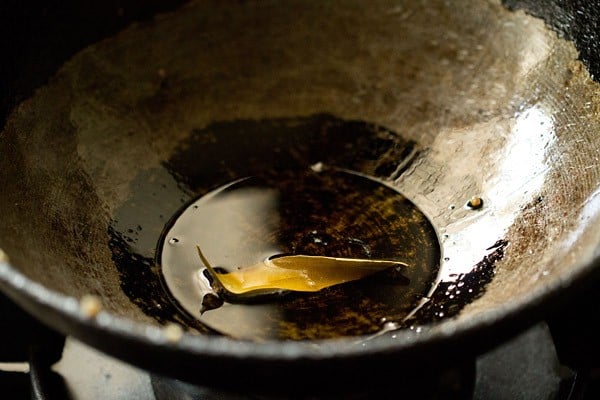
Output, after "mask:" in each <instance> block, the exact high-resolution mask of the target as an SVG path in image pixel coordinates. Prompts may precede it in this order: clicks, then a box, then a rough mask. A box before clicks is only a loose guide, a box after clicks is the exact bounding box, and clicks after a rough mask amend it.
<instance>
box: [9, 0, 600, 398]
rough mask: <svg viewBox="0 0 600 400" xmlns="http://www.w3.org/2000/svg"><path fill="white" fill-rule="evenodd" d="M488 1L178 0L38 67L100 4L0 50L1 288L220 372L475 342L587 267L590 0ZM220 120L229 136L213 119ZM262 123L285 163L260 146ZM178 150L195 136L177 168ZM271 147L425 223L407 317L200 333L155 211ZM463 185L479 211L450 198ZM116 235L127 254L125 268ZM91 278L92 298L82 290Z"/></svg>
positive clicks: (295, 380)
mask: <svg viewBox="0 0 600 400" xmlns="http://www.w3.org/2000/svg"><path fill="white" fill-rule="evenodd" d="M507 3H508V4H505V5H503V4H499V3H497V2H494V1H490V2H487V1H465V2H460V3H454V2H453V3H452V4H446V3H445V2H442V1H435V2H424V4H418V3H415V2H391V1H390V2H387V1H381V2H369V3H368V4H367V3H360V2H339V4H338V3H334V2H330V3H321V2H286V3H285V4H279V3H278V2H243V3H237V2H235V3H234V2H192V3H190V4H186V5H184V6H183V8H181V9H178V10H174V11H171V12H170V13H167V14H164V15H159V16H157V17H154V18H150V19H146V20H144V21H143V22H138V23H134V24H133V25H131V26H129V27H127V28H125V29H124V30H123V31H121V32H119V33H118V34H117V35H116V36H113V37H111V38H108V39H105V40H103V41H100V42H98V43H97V44H94V45H92V46H90V47H87V48H85V49H84V50H82V51H81V52H79V53H77V54H76V55H74V56H73V57H72V58H70V59H69V60H68V61H66V63H65V64H64V65H63V66H61V67H60V68H58V66H59V65H60V64H61V63H62V62H64V61H65V60H64V59H65V58H67V56H69V55H70V54H71V53H73V52H74V51H75V50H76V49H79V48H81V47H82V46H83V45H84V44H87V43H86V42H92V41H96V40H99V39H100V37H103V36H105V35H107V34H108V33H111V32H110V30H111V29H113V30H116V29H117V28H118V27H119V26H120V24H121V22H116V23H115V22H114V20H115V19H117V20H118V19H119V18H122V19H123V20H131V19H133V16H131V15H127V10H128V9H127V7H125V8H120V9H118V10H117V8H115V10H116V11H115V14H114V15H115V16H110V17H106V21H112V22H110V24H109V25H107V26H109V28H106V27H105V28H103V29H97V30H96V28H98V26H97V25H94V24H90V25H89V26H88V25H87V24H82V25H84V26H75V28H74V29H77V31H78V32H81V34H80V36H79V37H77V38H70V39H66V40H65V43H61V44H60V46H58V45H57V46H56V47H55V48H56V50H57V51H56V54H51V55H50V56H49V57H48V59H45V60H43V61H40V65H39V66H38V67H36V68H33V67H28V69H27V70H23V71H24V72H19V71H20V68H24V65H23V64H19V58H18V57H14V58H13V61H14V65H12V67H11V68H12V69H11V70H12V75H11V74H10V73H9V74H8V75H7V76H8V77H11V78H14V79H12V80H11V82H9V85H8V87H9V89H10V91H9V93H10V95H9V96H7V98H5V99H4V100H3V105H5V107H4V108H5V109H6V111H8V109H9V108H11V107H12V106H13V105H16V104H17V103H20V104H18V105H16V107H15V108H14V109H12V111H11V112H10V113H7V117H6V123H5V126H4V129H3V131H2V133H1V134H0V187H1V193H2V195H1V196H0V211H1V215H2V219H1V220H0V249H2V250H3V252H2V259H0V287H1V288H2V290H3V292H4V293H5V294H6V295H8V296H9V297H10V298H12V299H13V300H14V301H15V302H16V303H18V304H19V305H21V306H22V307H23V308H24V309H25V310H27V311H28V312H30V313H31V314H32V315H34V316H35V317H37V318H39V319H40V320H41V321H43V322H44V323H46V324H48V325H49V326H51V327H53V328H55V329H57V330H59V331H60V332H63V333H65V334H67V335H72V336H74V337H76V338H78V339H80V340H82V341H84V342H86V343H89V344H91V345H92V346H95V347H97V348H99V349H101V350H103V351H105V352H107V353H109V354H112V355H114V356H116V357H118V358H121V359H123V360H125V361H128V362H131V363H133V364H135V365H138V366H140V367H143V368H147V369H149V370H151V371H155V372H158V373H161V374H164V375H168V376H172V377H175V378H179V379H183V380H187V381H190V382H194V383H200V384H208V385H214V386H219V387H223V386H232V385H233V386H238V385H239V386H245V387H247V386H253V387H254V388H258V390H269V388H279V389H284V390H289V389H290V388H307V387H314V386H322V385H326V384H328V383H329V381H331V380H335V382H337V383H338V384H343V385H346V386H347V387H348V388H354V387H357V386H359V387H360V386H363V385H365V384H366V383H368V382H379V381H383V380H389V379H395V377H396V376H397V374H400V373H402V374H405V373H409V372H410V371H413V370H418V371H422V369H423V368H434V367H439V366H442V365H447V364H449V363H452V362H454V361H455V360H457V359H462V358H463V357H466V356H469V355H473V354H477V353H479V352H481V351H484V350H486V349H489V348H490V347H491V346H493V345H495V344H497V343H498V342H500V341H501V340H502V339H504V338H505V337H506V336H507V335H509V334H512V333H514V332H516V331H518V330H519V329H522V328H524V327H526V326H527V325H528V324H531V323H533V322H535V321H537V320H539V319H540V318H543V317H545V316H547V315H548V314H549V313H550V311H551V310H552V308H553V307H554V306H555V305H556V304H558V303H559V302H562V301H564V300H566V299H568V298H569V297H570V296H572V295H573V294H574V293H575V292H578V291H580V290H582V288H584V287H586V286H589V285H591V284H592V283H594V282H595V281H596V279H597V276H598V273H599V272H600V271H599V268H598V265H597V264H598V254H597V249H598V243H599V241H600V229H598V226H600V225H598V218H599V216H598V212H597V211H598V207H599V206H598V190H599V188H600V164H599V163H598V149H599V147H600V135H599V134H598V132H600V129H599V128H600V89H599V88H598V86H597V84H596V83H595V82H594V80H593V77H597V74H598V73H600V64H599V63H598V60H599V57H598V56H599V53H600V50H599V48H598V45H597V43H598V39H597V29H596V27H597V26H598V21H599V17H598V11H597V7H595V6H594V5H593V4H591V3H592V2H590V3H589V4H588V3H585V4H575V3H568V4H563V2H551V3H548V2H535V1H532V2H525V1H523V2H520V1H514V2H513V1H509V2H507ZM508 6H510V7H513V8H514V9H520V8H524V9H525V10H527V11H528V12H529V13H531V14H533V15H537V16H541V17H543V18H544V20H542V19H538V18H534V17H533V16H531V15H530V14H526V13H525V12H523V11H522V10H521V11H516V10H509V9H508V8H507V7H508ZM99 7H100V6H99ZM152 7H153V9H157V8H160V7H159V6H156V5H155V4H153V5H152ZM15 8H16V7H15ZM81 11H82V13H85V12H84V11H83V10H81ZM117 11H118V12H117ZM74 13H78V12H74ZM50 14H51V13H50ZM144 14H148V13H147V12H142V11H139V10H137V14H136V15H142V16H143V15H144ZM124 15H125V17H124ZM74 17H75V18H77V17H78V16H74ZM40 20H44V19H43V18H40ZM46 23H47V24H48V26H50V28H48V30H49V31H50V32H52V34H54V35H56V36H55V37H60V35H61V33H60V30H56V31H53V29H52V24H50V23H49V22H48V21H46ZM25 26H27V25H25ZM22 29H25V28H22ZM17 32H18V29H17ZM21 34H22V35H23V36H24V37H29V36H27V35H30V37H33V33H32V32H29V31H26V32H22V33H21ZM76 34H77V35H79V33H76ZM24 42H26V40H25V41H24ZM32 42H33V43H40V42H37V41H35V40H32ZM41 42H43V41H41ZM46 48H48V47H46ZM50 48H52V46H50ZM13 54H16V52H15V53H13ZM24 58H25V59H26V60H28V61H31V60H36V56H35V54H33V53H29V56H26V57H24ZM7 64H8V65H10V62H8V63H7ZM55 67H56V68H57V72H56V73H55V74H53V68H55ZM27 71H29V72H27ZM588 71H589V72H588ZM28 73H29V75H27V74H28ZM44 73H46V74H47V75H52V76H51V77H50V78H49V80H48V82H47V83H46V84H45V85H42V83H43V82H42V81H41V79H42V78H40V74H42V75H43V74H44ZM589 73H591V74H592V76H590V75H589ZM37 86H40V88H39V89H37V90H36V91H35V93H33V92H32V90H33V88H34V87H37ZM27 97H28V99H27V100H24V101H22V102H21V100H22V99H24V98H27ZM240 121H241V122H240ZM257 121H258V122H257ZM261 121H262V122H261ZM264 121H267V122H266V123H265V122H264ZM263 123H265V124H266V126H269V127H270V128H269V129H271V131H270V132H271V133H272V132H275V131H276V129H275V130H273V126H275V127H279V128H280V130H281V131H286V130H285V129H287V128H285V129H284V128H281V127H289V126H302V127H312V128H310V129H313V132H324V133H323V134H322V135H323V137H327V138H330V136H327V135H329V132H331V130H329V131H328V130H327V129H330V128H327V129H326V128H323V127H331V126H334V127H335V126H338V125H340V124H341V126H342V127H343V128H344V129H346V128H347V127H348V126H353V127H356V126H360V127H362V128H361V129H366V130H367V131H369V132H376V133H375V134H374V135H376V134H378V133H377V132H381V131H382V130H383V131H385V132H391V134H392V135H395V136H397V137H399V138H401V139H402V140H401V145H399V146H400V147H399V148H397V149H396V150H397V151H396V152H395V153H394V152H391V153H390V152H389V151H387V150H389V149H388V147H385V146H383V147H381V148H380V147H378V146H374V147H373V148H374V150H373V151H367V152H359V153H357V154H358V155H356V157H354V156H353V157H346V158H345V157H344V149H345V148H346V147H344V146H343V145H345V144H346V141H347V140H350V141H351V140H352V139H348V138H349V137H350V138H352V137H353V136H352V135H353V133H352V132H351V131H346V130H344V129H342V133H340V134H339V135H338V136H335V135H333V136H331V137H333V138H334V139H331V140H330V141H329V142H327V147H325V148H321V144H322V143H321V142H320V140H321V136H319V135H318V134H315V135H316V136H315V135H313V136H307V138H308V139H306V141H305V142H303V141H302V137H300V139H298V141H295V142H293V143H291V142H286V140H287V139H286V138H287V137H277V136H276V134H275V133H273V134H272V135H271V133H270V134H269V135H270V136H269V135H267V136H265V137H262V136H260V135H261V134H260V133H257V132H258V131H260V129H258V128H252V129H250V128H248V127H255V126H257V125H256V124H259V125H260V124H263ZM236 124H241V125H236ZM315 124H316V125H315ZM336 124H338V125H336ZM347 124H350V125H347ZM352 124H354V125H352ZM240 126H241V127H243V128H244V129H248V130H247V131H245V132H246V134H247V135H249V136H247V137H244V133H243V132H242V133H238V136H236V135H235V134H234V135H232V136H231V135H230V136H231V137H230V136H227V135H228V132H230V131H231V130H232V129H233V130H234V131H235V129H236V127H240ZM315 126H316V128H315ZM365 127H367V128H365ZM253 129H254V130H253ZM307 129H308V128H307ZM207 131H210V132H213V136H212V139H211V140H213V141H208V142H205V146H204V147H202V146H201V144H202V143H203V142H202V141H201V140H200V139H202V138H206V137H208V136H202V135H203V134H205V133H206V132H207ZM286 132H287V131H286ZM336 132H337V131H336ZM255 134H256V135H257V136H253V135H255ZM273 135H274V136H273ZM336 135H337V133H336ZM236 137H237V139H235V138H236ZM374 138H375V136H374ZM273 140H279V141H280V142H278V143H279V144H280V145H281V146H280V147H281V148H282V149H284V150H282V151H283V154H284V156H275V155H273V154H274V153H273V154H271V153H269V150H268V149H269V146H270V143H273ZM328 140H329V139H328ZM194 143H195V144H194ZM198 143H200V145H199V144H198ZM215 143H216V144H215ZM240 143H244V145H243V146H242V145H240ZM377 143H379V142H377ZM395 143H396V142H395ZM191 144H194V146H197V147H194V148H197V149H201V151H202V152H205V153H203V154H197V155H195V156H194V155H189V154H187V156H186V157H188V158H189V157H197V163H196V164H194V165H195V167H194V168H192V170H187V169H185V168H183V169H182V168H177V167H176V166H177V165H178V164H177V163H178V162H179V161H178V160H180V158H181V157H180V158H178V157H179V155H181V154H186V153H185V149H186V148H189V147H190V146H191ZM361 144H362V145H364V146H367V147H369V143H363V142H361ZM198 146H199V147H198ZM192 147H193V146H192ZM292 149H300V150H298V151H300V152H302V151H305V153H306V154H308V155H311V154H318V156H319V158H318V159H315V160H312V161H323V162H325V163H330V164H333V165H336V166H338V167H341V168H349V169H352V170H356V171H358V172H361V173H364V174H368V175H370V176H375V177H377V178H378V179H381V180H383V181H385V182H386V183H387V184H389V185H392V186H394V187H395V188H397V189H398V190H399V191H400V192H402V193H403V194H404V195H405V196H406V197H407V198H408V199H410V200H411V201H412V202H413V203H414V204H415V205H417V206H418V207H419V208H420V209H421V210H422V211H423V212H424V213H425V215H426V216H427V217H428V218H429V220H430V221H431V223H432V225H433V227H434V228H435V229H436V232H437V233H438V236H439V240H440V249H441V252H442V257H441V258H440V264H441V266H440V277H439V280H438V282H437V283H438V284H439V286H438V289H439V290H437V291H433V292H431V293H429V297H430V298H431V300H430V301H429V302H428V304H427V305H426V306H424V310H426V311H427V312H428V313H429V314H428V315H429V317H428V318H429V319H425V320H424V321H425V323H423V324H419V325H418V326H414V327H413V329H409V328H407V329H401V330H398V331H395V332H390V334H384V335H378V336H376V337H374V338H370V339H369V340H366V339H367V338H365V337H359V338H357V337H347V338H338V339H326V340H315V341H279V340H270V341H266V342H261V343H257V342H252V341H240V340H234V339H230V338H228V337H223V336H219V335H213V334H209V333H208V332H207V331H206V330H204V329H203V327H202V326H199V325H196V324H194V323H190V322H189V321H188V320H187V319H185V318H182V317H181V315H179V313H178V310H177V309H176V308H174V307H173V306H172V305H169V299H168V297H167V295H166V294H165V290H164V288H163V284H162V283H161V277H160V272H159V270H158V269H157V267H156V266H155V265H154V264H153V263H154V257H155V250H156V241H157V240H158V239H159V237H160V234H161V230H162V229H163V228H164V227H165V224H166V223H167V220H168V218H169V217H170V216H172V215H173V214H174V213H176V212H177V210H178V209H179V207H181V205H182V204H183V203H185V202H186V201H189V200H190V199H191V198H193V197H194V196H197V195H199V194H203V193H205V192H206V191H208V190H210V189H211V188H213V187H215V186H216V185H218V184H223V183H226V182H223V181H222V180H223V179H224V177H226V178H227V179H231V178H235V177H237V176H238V175H240V174H243V173H244V168H246V167H248V168H250V169H252V168H255V169H256V171H254V172H257V171H258V172H260V171H262V169H268V168H273V167H274V166H273V165H272V164H269V163H268V162H263V161H256V159H260V160H264V159H268V158H269V157H271V156H272V157H273V158H274V159H277V160H278V161H277V162H283V160H285V159H287V157H288V156H289V157H292V156H293V155H294V154H296V153H295V152H293V151H291V150H292ZM303 149H304V150H303ZM369 149H371V147H369ZM254 152H258V153H260V154H261V156H264V155H266V156H267V157H254V158H253V153H254ZM265 152H266V153H265ZM390 154H391V156H390ZM277 157H280V158H277ZM390 157H391V159H390ZM184 158H185V157H184ZM252 160H254V161H252ZM390 160H391V161H390ZM261 162H262V163H261ZM188 164H189V160H188ZM188 164H186V165H188ZM190 182H193V184H192V183H190ZM157 193H158V195H157ZM472 196H479V197H481V198H482V199H483V207H482V208H480V209H478V210H474V209H472V208H469V207H467V206H466V204H467V202H468V201H469V199H470V198H471V197H472ZM138 226H139V232H137V233H136V232H135V231H136V229H137V228H138ZM140 232H141V233H140ZM132 249H133V250H132ZM128 251H131V252H133V253H136V254H137V256H138V258H139V259H142V261H143V262H142V263H141V264H135V268H138V269H135V270H132V269H128V268H127V267H126V265H128V264H127V262H125V263H124V262H123V257H128V255H127V254H126V253H127V252H128ZM126 261H127V260H126ZM129 261H131V260H129ZM123 265H125V267H124V266H123ZM132 265H133V264H132ZM477 268H479V269H477ZM478 270H484V272H485V273H483V275H477V276H476V278H477V279H473V280H472V281H469V282H468V285H470V286H468V287H469V288H470V289H472V290H473V291H472V292H471V293H474V294H473V295H471V296H467V297H463V298H462V300H461V301H462V302H461V303H457V302H452V301H450V300H449V299H448V296H449V294H448V293H447V292H448V291H451V290H453V289H452V288H451V286H452V283H453V282H455V280H453V279H455V278H456V277H457V276H458V277H459V278H456V279H466V278H465V277H468V276H471V277H473V276H474V275H469V273H471V272H477V271H478ZM444 274H446V275H444ZM456 282H457V283H458V281H456ZM440 288H442V289H443V290H442V289H440ZM88 295H93V296H95V297H94V298H97V299H99V300H100V303H101V305H102V310H101V311H100V312H99V313H97V314H96V312H95V311H94V312H91V313H90V312H89V310H87V311H86V309H84V308H82V307H81V304H80V300H81V299H82V298H86V297H87V298H89V297H88ZM424 295H425V294H424ZM450 308H452V310H453V311H451V310H450ZM445 314H447V315H445ZM171 323H177V324H179V325H183V326H185V328H186V332H185V333H184V334H183V336H182V337H177V335H175V336H173V335H172V331H170V333H168V330H165V329H163V327H164V326H165V325H168V324H171ZM166 332H167V333H166ZM390 366H392V367H390ZM333 371H335V376H337V377H339V378H341V379H334V377H333V376H332V374H333ZM232 377H234V378H232Z"/></svg>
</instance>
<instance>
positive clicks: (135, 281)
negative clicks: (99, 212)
mask: <svg viewBox="0 0 600 400" xmlns="http://www.w3.org/2000/svg"><path fill="white" fill-rule="evenodd" d="M114 222H115V221H112V225H111V226H110V227H109V237H110V240H109V247H110V250H111V251H112V259H113V261H114V263H115V265H116V267H117V269H118V270H119V273H120V276H121V289H122V290H123V292H124V293H125V295H127V297H128V298H129V299H130V300H131V301H132V302H133V303H134V304H135V305H136V306H137V307H139V308H140V310H142V311H143V312H144V314H146V315H148V316H149V317H152V318H153V319H155V320H156V321H158V322H159V323H161V324H163V325H165V324H167V323H169V322H175V323H178V324H180V325H183V326H187V327H188V328H192V329H195V330H196V331H199V332H202V333H210V331H209V330H208V329H207V328H206V327H204V326H203V325H202V324H199V323H198V322H196V321H195V320H194V319H193V318H191V317H189V316H188V315H187V314H186V313H185V312H184V311H183V310H180V309H178V308H177V307H176V306H175V303H173V301H172V300H171V299H170V298H169V296H168V293H167V292H166V291H165V289H164V287H163V284H162V280H161V275H160V268H159V267H158V266H157V265H156V264H155V263H154V260H153V259H152V258H148V257H144V256H142V255H140V254H137V253H136V252H134V251H132V247H131V245H132V244H133V243H134V242H135V241H136V237H135V233H136V232H137V231H135V230H132V231H131V232H128V234H122V233H120V232H117V231H116V230H115V229H114Z"/></svg>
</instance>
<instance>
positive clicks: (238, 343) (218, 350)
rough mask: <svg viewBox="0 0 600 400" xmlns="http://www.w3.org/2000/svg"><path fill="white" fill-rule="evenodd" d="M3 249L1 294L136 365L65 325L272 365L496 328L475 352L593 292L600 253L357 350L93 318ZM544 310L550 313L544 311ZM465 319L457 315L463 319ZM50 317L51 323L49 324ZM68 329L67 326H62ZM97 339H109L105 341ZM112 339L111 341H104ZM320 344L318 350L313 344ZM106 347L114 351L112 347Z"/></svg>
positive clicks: (341, 343)
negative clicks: (519, 289)
mask: <svg viewBox="0 0 600 400" xmlns="http://www.w3.org/2000/svg"><path fill="white" fill-rule="evenodd" d="M2 255H3V254H2V250H0V287H2V289H3V292H5V294H6V295H7V296H8V297H9V298H11V299H13V300H14V301H15V302H16V303H17V304H19V305H20V306H21V307H23V308H25V309H26V310H27V311H28V312H29V313H30V314H32V315H33V316H34V317H36V318H37V319H40V320H42V321H43V322H45V323H46V324H48V325H49V326H50V327H52V328H54V329H56V330H58V331H61V332H62V333H64V334H65V335H72V336H73V337H74V338H76V339H78V340H81V341H82V342H84V343H88V344H91V345H92V346H93V347H95V348H97V349H99V350H101V351H103V352H106V353H109V354H112V355H115V356H116V357H117V358H120V359H122V360H124V361H126V362H131V363H133V364H136V362H135V361H133V362H132V360H130V359H129V358H127V357H125V358H122V357H120V356H119V354H120V351H111V350H110V349H107V348H103V347H104V346H98V345H97V344H95V340H91V339H90V337H87V335H82V334H78V333H79V332H81V330H80V329H76V330H68V329H66V328H65V327H70V328H72V327H76V326H79V327H83V328H85V329H91V330H92V331H94V333H95V334H96V335H109V336H112V337H118V338H119V339H125V340H128V341H131V342H133V343H136V344H138V345H140V346H142V347H143V346H148V345H149V346H152V347H155V346H158V348H162V349H163V350H168V351H174V352H181V351H183V352H186V353H189V354H192V355H194V356H199V357H200V356H206V357H218V358H220V359H230V360H234V359H238V360H239V359H245V360H248V359H251V360H256V361H259V360H263V361H268V362H275V361H282V362H290V361H296V360H302V359H311V360H335V359H351V358H357V359H362V358H364V357H373V356H376V355H378V354H381V355H385V354H387V355H390V354H393V355H399V354H401V353H407V352H409V351H418V349H420V348H423V347H428V346H434V347H435V346H444V345H449V344H451V343H453V342H455V341H456V340H469V339H472V338H474V337H480V338H481V335H485V333H486V332H490V331H495V332H496V333H497V334H495V335H493V336H491V337H490V336H486V340H484V341H482V342H483V343H485V344H483V343H479V344H478V346H476V347H477V348H476V349H472V350H475V351H476V354H480V353H481V352H482V350H485V349H486V347H487V349H490V348H492V347H493V346H495V345H497V344H499V343H501V341H502V339H507V338H508V337H509V336H507V335H513V334H515V333H517V332H519V331H521V330H523V329H525V328H526V327H528V326H530V325H532V324H533V323H535V322H538V321H539V320H540V319H541V318H542V316H547V314H548V312H547V310H548V309H550V308H551V306H552V305H553V304H554V305H558V304H559V302H560V301H562V300H563V299H564V298H568V297H574V296H573V295H574V294H575V292H576V291H579V290H581V289H582V288H583V287H589V286H591V285H592V284H593V282H595V281H596V280H597V279H599V278H600V255H595V256H594V258H593V259H592V260H591V261H590V262H588V263H586V264H582V265H581V266H580V267H579V268H578V269H577V270H576V271H570V273H568V274H567V273H563V274H561V275H560V276H558V277H557V278H555V279H554V280H553V281H552V282H551V283H547V284H546V285H539V287H538V288H537V289H536V290H534V291H532V292H530V293H529V294H528V295H525V296H523V297H520V298H519V299H517V300H514V301H511V302H509V303H506V304H504V305H502V306H500V307H494V308H492V309H489V310H486V311H483V312H480V313H478V314H477V315H475V316H473V317H471V318H466V319H458V320H457V318H456V317H453V318H449V319H448V320H445V321H443V322H440V323H434V324H431V325H426V326H423V327H424V328H425V329H423V330H422V331H421V332H420V333H415V332H413V331H411V330H409V329H401V330H399V331H397V334H396V335H394V338H392V337H390V336H382V337H379V338H377V340H372V341H369V342H368V345H366V346H361V345H357V342H360V341H361V339H365V336H352V337H344V338H339V339H321V340H313V341H275V340H273V341H266V342H264V343H257V342H254V341H242V340H238V339H233V338H228V337H225V336H211V335H193V334H190V333H186V332H184V333H183V335H182V337H181V339H180V340H177V341H170V340H168V339H167V337H165V335H164V331H163V329H162V328H161V327H159V326H157V325H151V324H149V323H145V322H140V321H134V320H131V319H129V318H126V317H123V316H118V315H115V314H114V313H111V312H109V311H106V310H102V311H101V312H100V313H99V314H98V315H97V316H95V317H92V318H90V317H89V316H87V315H85V313H82V312H81V311H80V307H79V301H78V299H76V298H75V297H72V296H67V295H64V294H62V293H59V292H57V291H54V290H52V289H49V288H47V287H45V286H43V285H41V284H39V283H37V282H36V281H34V280H33V279H30V278H28V277H26V276H25V275H24V274H22V273H21V272H19V271H18V270H17V269H16V268H15V267H13V266H12V265H11V264H10V261H9V259H8V257H7V256H4V257H2ZM44 308H47V309H49V310H52V312H53V314H52V315H49V314H47V315H45V316H42V315H41V314H42V310H43V309H44ZM544 311H546V312H544ZM459 315H460V314H459ZM57 316H58V317H62V319H63V320H64V321H65V322H66V323H65V324H60V323H55V320H56V317H57ZM49 320H51V321H52V322H48V321H49ZM63 325H64V326H63ZM100 340H105V341H106V337H104V338H101V339H100ZM107 342H108V341H107ZM315 344H318V346H315ZM107 347H109V346H107Z"/></svg>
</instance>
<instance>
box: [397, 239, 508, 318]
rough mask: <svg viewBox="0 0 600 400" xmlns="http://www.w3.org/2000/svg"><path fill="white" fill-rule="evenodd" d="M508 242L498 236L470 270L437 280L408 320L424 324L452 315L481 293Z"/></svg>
mask: <svg viewBox="0 0 600 400" xmlns="http://www.w3.org/2000/svg"><path fill="white" fill-rule="evenodd" d="M507 246H508V241H507V240H505V239H500V240H498V241H497V242H496V243H494V244H493V245H492V246H490V247H489V248H487V249H486V250H488V251H490V253H489V254H488V255H486V256H485V257H483V259H482V260H481V261H480V262H478V263H477V265H475V267H474V268H473V269H472V270H471V271H470V272H469V273H466V274H461V275H459V276H457V277H456V280H454V281H452V282H440V283H439V284H438V286H437V288H436V290H435V291H434V293H433V295H432V296H431V298H430V299H429V301H428V302H427V303H425V305H424V306H423V307H422V308H421V309H419V311H418V312H417V313H416V314H415V316H414V319H411V320H409V321H407V323H408V324H409V325H410V324H425V323H432V322H436V321H439V320H441V319H445V318H449V317H453V316H455V315H457V314H458V313H459V312H460V311H461V310H462V309H463V308H464V307H465V306H466V305H467V304H469V303H471V302H472V301H474V300H475V299H477V298H479V297H481V296H482V295H483V294H484V293H485V289H486V286H487V285H488V284H489V283H490V282H491V281H492V279H493V278H494V274H495V266H496V263H498V261H500V260H502V258H503V257H504V251H505V250H506V247H507Z"/></svg>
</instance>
